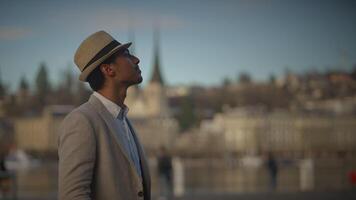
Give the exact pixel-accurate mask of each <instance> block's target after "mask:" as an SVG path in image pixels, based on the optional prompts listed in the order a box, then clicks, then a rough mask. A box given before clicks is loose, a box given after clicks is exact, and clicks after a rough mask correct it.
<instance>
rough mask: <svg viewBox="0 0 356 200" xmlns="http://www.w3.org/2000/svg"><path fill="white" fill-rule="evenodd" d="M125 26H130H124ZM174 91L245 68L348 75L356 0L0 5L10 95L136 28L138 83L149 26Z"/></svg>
mask: <svg viewBox="0 0 356 200" xmlns="http://www.w3.org/2000/svg"><path fill="white" fill-rule="evenodd" d="M129 24H130V25H129ZM154 24H159V27H160V53H161V63H162V68H163V69H162V71H163V75H164V77H165V81H166V82H168V84H170V85H176V84H191V83H198V84H204V85H214V84H219V83H221V81H222V79H223V78H224V77H229V78H231V79H236V76H237V74H238V73H239V72H242V71H243V72H248V73H250V74H251V75H252V77H253V78H254V79H257V80H264V79H266V78H267V77H268V76H269V75H270V74H271V73H274V74H276V75H277V76H278V75H281V74H283V73H284V71H285V69H286V68H288V69H290V70H291V71H295V72H303V71H306V70H311V69H317V70H321V71H325V70H326V69H331V68H333V69H344V70H349V69H351V66H353V65H355V64H356V1H352V0H350V1H344V0H334V1H329V0H320V1H317V0H312V1H301V0H299V1H292V0H243V1H238V0H231V1H224V0H219V1H218V0H216V1H210V0H201V1H197V0H189V1H183V0H180V1H170V0H162V1H143V0H142V1H135V0H131V1H118V0H115V1H76V0H71V1H65V0H61V1H48V0H33V1H31V0H22V1H21V0H14V1H10V0H8V1H4V0H0V69H1V79H2V80H3V81H4V82H6V83H7V84H9V85H10V86H11V88H12V89H15V88H17V87H18V82H19V79H20V77H21V76H22V75H25V77H26V78H27V80H28V81H30V82H33V80H34V76H35V74H36V73H37V70H38V66H39V63H40V62H42V61H43V62H45V63H46V64H47V66H48V68H49V73H50V78H51V79H52V80H53V81H54V82H58V81H59V80H61V78H62V76H61V72H62V71H63V70H65V69H67V68H70V69H72V70H73V72H75V73H76V74H78V69H77V68H76V66H75V65H74V62H73V55H74V52H75V50H76V48H77V47H78V45H79V44H80V42H81V41H82V40H83V39H84V38H85V37H86V36H88V35H90V34H91V33H93V32H95V31H98V30H101V29H102V30H106V31H107V32H109V33H111V34H112V35H113V36H114V37H115V38H116V39H117V40H118V41H120V42H127V41H129V40H131V39H132V38H133V37H131V36H130V34H129V32H130V31H129V27H131V29H132V30H133V32H134V41H133V42H134V46H135V53H136V55H137V56H138V57H139V58H141V63H140V67H141V69H142V71H143V77H144V80H145V81H144V83H146V81H147V80H148V78H149V76H150V74H151V70H152V62H153V60H152V58H153V51H152V50H153V27H154Z"/></svg>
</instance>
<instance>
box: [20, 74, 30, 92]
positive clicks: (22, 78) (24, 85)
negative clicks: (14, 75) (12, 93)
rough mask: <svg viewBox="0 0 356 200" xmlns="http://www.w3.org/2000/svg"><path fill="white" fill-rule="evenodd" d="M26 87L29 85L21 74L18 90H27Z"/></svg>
mask: <svg viewBox="0 0 356 200" xmlns="http://www.w3.org/2000/svg"><path fill="white" fill-rule="evenodd" d="M28 88H29V86H28V82H27V80H26V77H25V76H22V77H21V80H20V90H28Z"/></svg>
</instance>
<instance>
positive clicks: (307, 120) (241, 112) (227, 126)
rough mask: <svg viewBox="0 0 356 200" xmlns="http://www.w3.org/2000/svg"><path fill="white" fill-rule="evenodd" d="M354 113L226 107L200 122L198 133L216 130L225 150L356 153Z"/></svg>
mask: <svg viewBox="0 0 356 200" xmlns="http://www.w3.org/2000/svg"><path fill="white" fill-rule="evenodd" d="M355 129H356V119H355V117H354V116H332V115H306V114H301V113H290V112H284V111H275V112H265V111H263V110H262V109H256V108H250V109H248V108H247V109H246V108H244V109H241V108H240V109H237V108H234V109H233V108H229V109H225V112H223V113H220V114H217V115H215V117H214V118H213V119H212V120H208V121H205V122H203V123H202V126H201V128H200V132H202V133H209V132H215V133H216V134H220V136H221V137H220V138H221V139H222V140H223V141H224V144H225V151H226V152H231V153H241V154H258V153H265V152H275V153H289V154H293V155H296V156H298V155H304V154H305V153H313V154H317V155H323V154H329V153H332V154H335V153H352V154H355V153H356V135H355V134H354V131H353V130H355Z"/></svg>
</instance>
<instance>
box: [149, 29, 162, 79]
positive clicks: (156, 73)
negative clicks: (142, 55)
mask: <svg viewBox="0 0 356 200" xmlns="http://www.w3.org/2000/svg"><path fill="white" fill-rule="evenodd" d="M158 34H159V33H158V30H157V29H155V31H154V35H153V36H154V38H153V39H154V57H153V72H152V77H151V80H150V83H153V82H155V83H159V84H161V85H163V84H164V81H163V77H162V74H161V69H160V68H161V66H160V60H159V35H158Z"/></svg>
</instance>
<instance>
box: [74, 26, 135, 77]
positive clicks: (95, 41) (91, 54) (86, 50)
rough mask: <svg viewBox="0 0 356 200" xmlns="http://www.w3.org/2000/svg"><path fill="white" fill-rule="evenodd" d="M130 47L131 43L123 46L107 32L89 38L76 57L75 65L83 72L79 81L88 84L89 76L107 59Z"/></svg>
mask: <svg viewBox="0 0 356 200" xmlns="http://www.w3.org/2000/svg"><path fill="white" fill-rule="evenodd" d="M130 45H131V42H129V43H125V44H121V43H120V42H118V41H116V40H115V39H114V38H113V37H112V36H111V35H109V34H108V33H107V32H105V31H98V32H96V33H93V34H92V35H90V36H89V37H87V38H86V39H85V40H84V41H83V42H82V43H81V44H80V46H79V47H78V49H77V51H76V52H75V55H74V63H75V64H76V65H77V66H78V68H79V70H80V71H81V74H80V75H79V80H81V81H84V82H86V81H87V77H88V76H89V74H90V73H91V72H92V71H93V70H94V69H95V68H96V67H98V66H99V65H100V64H101V63H102V62H103V61H104V60H105V59H107V58H109V57H110V56H111V55H112V54H113V53H115V52H117V51H118V50H120V49H127V48H128V47H129V46H130Z"/></svg>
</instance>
